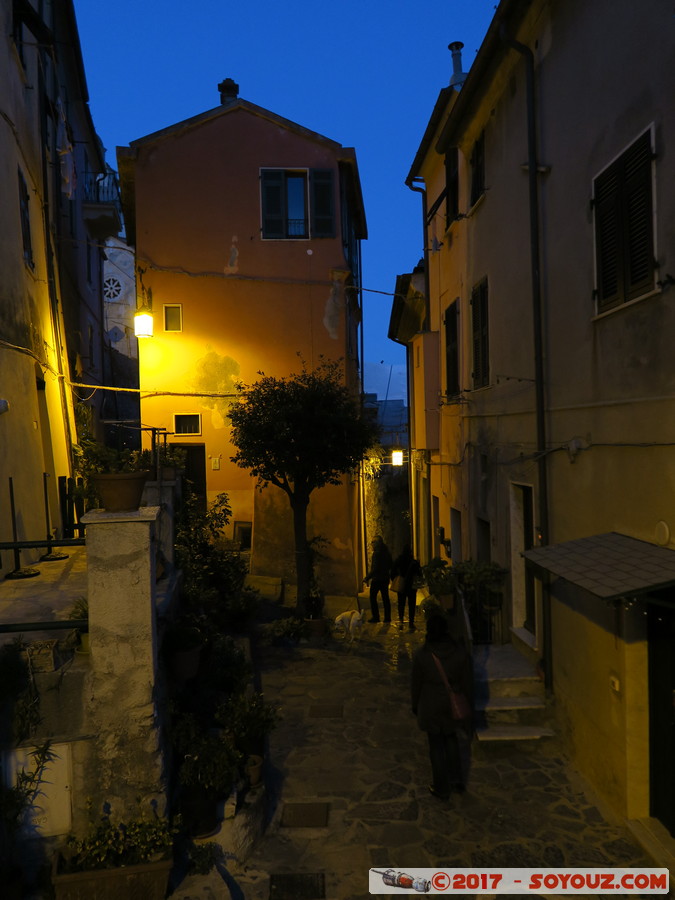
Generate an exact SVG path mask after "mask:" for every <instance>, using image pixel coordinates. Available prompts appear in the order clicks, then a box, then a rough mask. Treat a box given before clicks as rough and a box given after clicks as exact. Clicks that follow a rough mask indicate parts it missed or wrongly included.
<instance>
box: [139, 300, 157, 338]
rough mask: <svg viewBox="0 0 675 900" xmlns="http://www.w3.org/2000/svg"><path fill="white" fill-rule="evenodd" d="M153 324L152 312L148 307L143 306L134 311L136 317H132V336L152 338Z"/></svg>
mask: <svg viewBox="0 0 675 900" xmlns="http://www.w3.org/2000/svg"><path fill="white" fill-rule="evenodd" d="M153 324H154V323H153V319H152V310H151V309H150V307H149V306H146V305H145V304H143V306H141V307H140V308H139V309H137V310H136V315H135V316H134V334H135V335H136V337H137V338H146V337H152V335H153Z"/></svg>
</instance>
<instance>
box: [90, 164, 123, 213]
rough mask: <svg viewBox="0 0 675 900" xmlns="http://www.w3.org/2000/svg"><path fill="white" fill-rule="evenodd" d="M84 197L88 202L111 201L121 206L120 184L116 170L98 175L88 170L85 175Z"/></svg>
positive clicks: (110, 202)
mask: <svg viewBox="0 0 675 900" xmlns="http://www.w3.org/2000/svg"><path fill="white" fill-rule="evenodd" d="M84 199H85V200H86V202H87V203H109V204H112V205H114V206H119V203H120V185H119V181H118V179H117V174H116V173H115V172H107V173H106V174H104V175H100V174H99V175H97V174H96V173H94V172H87V173H86V174H85V176H84Z"/></svg>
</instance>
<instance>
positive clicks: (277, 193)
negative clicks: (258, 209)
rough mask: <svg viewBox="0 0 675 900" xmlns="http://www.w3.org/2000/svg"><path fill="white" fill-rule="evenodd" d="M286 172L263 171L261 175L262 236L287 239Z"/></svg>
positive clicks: (277, 170) (280, 170)
mask: <svg viewBox="0 0 675 900" xmlns="http://www.w3.org/2000/svg"><path fill="white" fill-rule="evenodd" d="M284 190H285V187H284V172H283V170H282V169H263V170H262V171H261V173H260V199H261V204H262V236H263V237H264V238H285V237H286V211H285V202H284Z"/></svg>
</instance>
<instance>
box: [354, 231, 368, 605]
mask: <svg viewBox="0 0 675 900" xmlns="http://www.w3.org/2000/svg"><path fill="white" fill-rule="evenodd" d="M357 253H358V266H359V291H358V297H359V314H360V316H359V318H360V322H359V330H360V334H359V354H360V357H361V358H360V363H361V366H360V368H361V412H362V413H363V407H364V405H365V397H366V357H365V352H366V351H365V338H364V334H365V330H366V329H365V323H364V321H363V316H364V312H363V267H362V266H363V257H362V248H361V241H359V242H358V249H357ZM359 468H360V472H359V507H360V513H361V514H360V516H359V519H360V528H361V548H360V553H359V563H360V571H359V570H358V569H357V571H356V573H355V577H356V592H357V594H358V593H359V591H360V589H361V587H362V581H361V579H362V578H363V576H364V575H365V574H366V572H367V571H368V522H367V519H368V516H367V511H366V474H365V466H364V463H363V460H361V464H360V467H359Z"/></svg>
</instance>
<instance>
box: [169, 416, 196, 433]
mask: <svg viewBox="0 0 675 900" xmlns="http://www.w3.org/2000/svg"><path fill="white" fill-rule="evenodd" d="M173 420H174V426H173V430H174V432H175V433H176V434H201V433H202V419H201V416H200V415H199V413H193V414H184V413H181V414H176V415H175V416H174V417H173Z"/></svg>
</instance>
